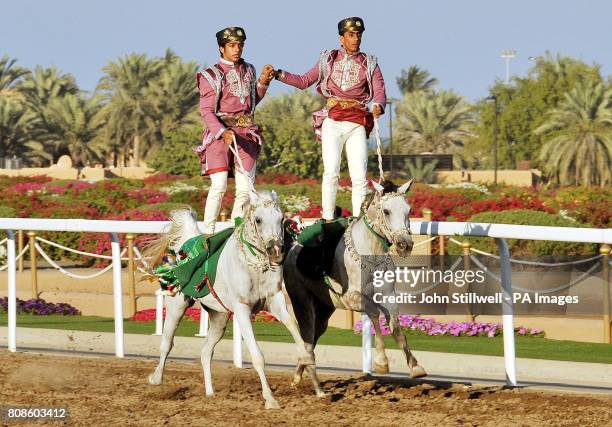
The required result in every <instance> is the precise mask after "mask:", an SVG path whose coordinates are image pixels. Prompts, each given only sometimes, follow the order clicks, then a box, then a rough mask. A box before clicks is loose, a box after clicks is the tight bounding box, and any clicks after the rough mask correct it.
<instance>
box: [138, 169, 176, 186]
mask: <svg viewBox="0 0 612 427" xmlns="http://www.w3.org/2000/svg"><path fill="white" fill-rule="evenodd" d="M180 179H183V177H182V176H180V175H173V174H171V173H166V172H157V173H156V174H153V175H149V176H148V177H146V178H144V179H143V180H142V182H144V183H145V185H152V184H160V183H165V182H172V181H178V180H180Z"/></svg>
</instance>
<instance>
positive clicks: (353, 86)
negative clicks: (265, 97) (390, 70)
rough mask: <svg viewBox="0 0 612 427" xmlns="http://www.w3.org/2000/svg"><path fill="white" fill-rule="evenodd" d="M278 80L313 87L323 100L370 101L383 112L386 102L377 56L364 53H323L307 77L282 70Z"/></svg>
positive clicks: (333, 51) (293, 84)
mask: <svg viewBox="0 0 612 427" xmlns="http://www.w3.org/2000/svg"><path fill="white" fill-rule="evenodd" d="M278 79H279V80H280V81H281V82H283V83H286V84H288V85H291V86H294V87H296V88H298V89H306V88H307V87H310V86H312V85H313V84H316V85H317V91H318V92H319V93H320V94H321V95H323V96H324V97H325V98H332V97H333V98H339V99H350V100H355V101H359V102H361V103H362V104H363V105H364V106H365V105H366V104H368V103H370V102H373V103H374V104H378V105H380V106H381V107H382V108H383V110H384V108H385V105H386V103H387V95H386V93H385V81H384V79H383V76H382V72H381V71H380V67H379V66H378V64H377V60H376V57H374V56H372V55H369V54H367V53H364V52H357V53H355V54H353V55H349V54H347V53H346V51H345V50H344V49H334V50H331V51H327V50H325V51H323V52H321V55H320V56H319V61H318V62H317V63H316V64H315V65H314V67H312V68H311V69H310V70H308V71H307V72H306V74H304V75H297V74H292V73H289V72H287V71H281V73H280V75H279V77H278Z"/></svg>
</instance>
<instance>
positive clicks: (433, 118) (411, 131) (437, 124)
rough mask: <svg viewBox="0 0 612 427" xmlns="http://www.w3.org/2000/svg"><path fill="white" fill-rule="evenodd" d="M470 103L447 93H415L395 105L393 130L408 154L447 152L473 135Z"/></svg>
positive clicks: (461, 144)
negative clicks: (395, 115) (395, 114)
mask: <svg viewBox="0 0 612 427" xmlns="http://www.w3.org/2000/svg"><path fill="white" fill-rule="evenodd" d="M472 123H473V113H472V106H471V105H470V104H468V102H467V101H466V100H465V99H464V98H462V97H461V96H459V95H457V94H455V93H453V92H449V91H440V92H424V91H419V92H414V93H412V94H411V95H410V96H406V97H404V100H403V101H402V102H401V103H400V104H399V105H398V106H397V122H396V125H395V129H394V133H395V134H396V135H397V139H398V141H399V143H400V145H403V147H404V151H405V152H409V153H421V152H424V151H426V152H432V153H448V152H450V151H453V150H454V149H456V148H457V147H461V146H463V144H464V142H465V140H466V139H467V138H470V137H472V136H473V134H472V132H471V130H470V129H471V126H472Z"/></svg>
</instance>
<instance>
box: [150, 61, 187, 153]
mask: <svg viewBox="0 0 612 427" xmlns="http://www.w3.org/2000/svg"><path fill="white" fill-rule="evenodd" d="M168 52H169V53H172V52H171V51H168ZM161 61H162V64H163V68H162V70H161V73H160V75H159V77H158V78H157V79H154V80H153V81H151V83H150V86H149V88H148V89H147V91H146V96H147V97H148V98H150V100H151V103H152V107H153V112H154V117H155V121H156V122H157V126H156V131H157V132H156V133H157V136H156V137H155V138H153V140H152V141H151V143H150V144H148V146H146V147H143V154H144V155H146V154H147V153H148V152H149V151H150V150H151V148H154V146H155V145H157V144H159V143H160V142H161V141H162V140H163V135H166V134H167V133H168V132H169V131H175V130H177V129H178V128H180V127H181V126H184V125H194V124H199V112H198V109H197V106H198V102H199V93H198V91H197V90H196V89H195V84H194V76H195V75H196V73H197V71H198V68H199V66H198V64H197V63H195V62H182V61H181V59H180V58H179V57H177V56H174V57H170V58H169V56H168V53H166V58H164V59H162V60H161Z"/></svg>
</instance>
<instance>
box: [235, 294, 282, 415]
mask: <svg viewBox="0 0 612 427" xmlns="http://www.w3.org/2000/svg"><path fill="white" fill-rule="evenodd" d="M234 316H236V319H237V320H238V324H239V325H240V331H241V332H242V338H244V342H245V343H246V345H247V347H248V348H249V353H251V363H253V367H254V368H255V370H256V371H257V373H258V374H259V380H260V381H261V391H262V395H263V398H264V400H265V401H266V409H280V406H279V405H278V402H277V401H276V399H275V398H274V395H273V394H272V390H270V386H269V385H268V380H267V379H266V374H265V372H264V358H263V355H262V354H261V350H260V348H259V346H258V345H257V341H255V334H254V333H253V325H252V324H251V309H250V308H249V306H247V305H246V304H242V303H237V304H234Z"/></svg>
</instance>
